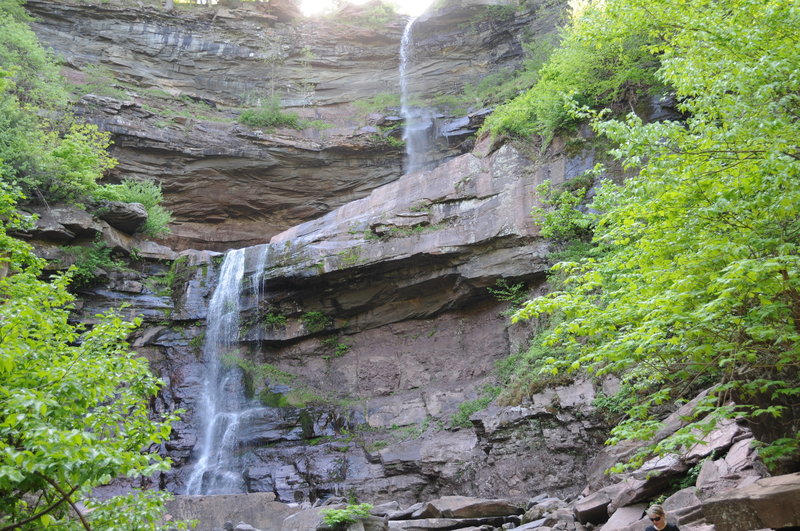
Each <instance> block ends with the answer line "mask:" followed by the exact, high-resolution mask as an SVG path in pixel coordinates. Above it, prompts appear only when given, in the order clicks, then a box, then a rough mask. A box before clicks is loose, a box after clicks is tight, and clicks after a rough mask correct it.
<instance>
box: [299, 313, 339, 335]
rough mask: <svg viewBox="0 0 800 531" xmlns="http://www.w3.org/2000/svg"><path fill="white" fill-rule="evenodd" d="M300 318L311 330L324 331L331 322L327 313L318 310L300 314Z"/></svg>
mask: <svg viewBox="0 0 800 531" xmlns="http://www.w3.org/2000/svg"><path fill="white" fill-rule="evenodd" d="M300 320H301V321H302V322H303V326H305V327H306V329H308V331H309V332H322V331H323V330H325V329H326V328H327V327H328V326H330V324H331V320H330V318H329V317H328V316H327V315H325V314H324V313H322V312H317V311H311V312H305V313H304V314H302V315H301V316H300Z"/></svg>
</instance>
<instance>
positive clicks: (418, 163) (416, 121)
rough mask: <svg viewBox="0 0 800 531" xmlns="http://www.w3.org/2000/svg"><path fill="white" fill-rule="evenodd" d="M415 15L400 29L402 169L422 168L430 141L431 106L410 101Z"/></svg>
mask: <svg viewBox="0 0 800 531" xmlns="http://www.w3.org/2000/svg"><path fill="white" fill-rule="evenodd" d="M415 20H417V17H412V18H411V19H409V21H408V23H407V24H406V27H405V29H404V30H403V37H402V39H401V41H400V112H401V114H402V116H403V119H404V121H405V126H404V128H403V141H405V144H406V160H405V165H404V166H405V167H404V168H403V169H404V173H413V172H415V171H419V170H422V169H425V167H426V162H427V158H428V151H429V149H430V145H431V133H432V128H433V116H432V114H431V111H430V109H428V108H425V107H419V106H417V105H413V104H412V103H411V87H410V83H409V82H410V77H411V73H410V70H411V66H412V65H411V48H412V45H413V31H412V30H413V27H414V21H415Z"/></svg>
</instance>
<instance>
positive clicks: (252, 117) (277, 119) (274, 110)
mask: <svg viewBox="0 0 800 531" xmlns="http://www.w3.org/2000/svg"><path fill="white" fill-rule="evenodd" d="M239 123H242V124H244V125H248V126H250V127H265V128H269V127H290V128H292V129H298V128H299V127H300V118H299V117H298V116H297V114H295V113H284V112H283V111H282V110H281V103H280V100H279V99H278V98H276V97H273V98H268V99H267V100H265V101H263V102H262V103H261V105H260V106H259V107H258V108H255V109H245V110H244V111H242V113H241V114H240V115H239Z"/></svg>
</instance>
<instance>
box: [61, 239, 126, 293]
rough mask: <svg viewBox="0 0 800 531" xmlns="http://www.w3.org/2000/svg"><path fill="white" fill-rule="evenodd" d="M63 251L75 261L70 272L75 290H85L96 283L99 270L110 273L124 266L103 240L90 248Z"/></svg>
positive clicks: (75, 247) (72, 247)
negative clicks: (112, 254) (113, 255)
mask: <svg viewBox="0 0 800 531" xmlns="http://www.w3.org/2000/svg"><path fill="white" fill-rule="evenodd" d="M63 249H64V251H65V252H66V253H67V254H68V255H72V256H73V257H74V259H75V263H74V265H73V266H72V270H71V272H70V277H71V279H72V287H74V288H83V287H86V286H89V285H91V284H92V283H94V282H95V280H96V279H97V277H98V271H99V270H103V271H106V272H108V271H113V270H117V269H121V268H122V267H123V266H124V265H123V263H122V262H120V261H119V260H115V259H114V258H113V257H112V256H111V248H110V247H108V246H107V245H106V244H105V243H104V242H103V241H101V240H97V241H95V242H93V243H92V245H90V246H88V247H82V246H77V245H73V246H67V247H64V248H63Z"/></svg>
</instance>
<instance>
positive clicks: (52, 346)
mask: <svg viewBox="0 0 800 531" xmlns="http://www.w3.org/2000/svg"><path fill="white" fill-rule="evenodd" d="M1 176H2V175H0V177H1ZM16 197H17V196H16V194H14V193H13V190H12V189H11V188H10V187H9V186H8V185H5V184H3V183H2V182H0V220H2V223H0V272H2V274H0V507H2V508H3V511H2V513H0V529H7V530H8V529H23V530H25V529H28V530H34V529H36V530H39V529H43V528H47V527H51V526H53V527H58V528H59V529H92V528H93V527H94V528H99V529H119V530H123V529H124V530H132V529H137V530H139V529H156V528H157V522H158V518H159V517H160V511H161V506H162V503H163V501H164V498H165V496H166V495H165V494H164V493H159V492H157V491H150V492H141V493H138V492H133V493H131V494H129V495H125V496H119V497H116V498H112V499H111V500H107V501H102V502H101V501H98V500H94V499H92V489H93V488H95V487H97V486H99V485H104V484H106V483H108V482H110V481H112V480H114V479H116V478H122V477H126V478H129V479H135V478H139V477H143V476H149V475H151V474H153V473H154V472H156V471H159V470H165V469H167V468H168V462H167V461H166V460H164V459H163V458H161V457H160V456H159V455H158V454H157V453H156V452H155V449H156V448H157V445H159V444H160V443H162V442H163V441H165V440H166V439H167V438H168V437H169V434H170V425H171V422H172V421H174V420H175V419H176V418H175V417H174V416H169V417H167V418H161V419H156V418H151V415H150V412H149V409H148V404H149V401H150V400H151V399H152V398H153V397H154V396H155V395H156V393H157V392H158V389H159V386H160V382H159V381H158V380H157V379H156V378H155V377H153V376H152V375H151V374H150V372H149V370H148V365H147V362H146V360H144V359H143V358H140V357H137V356H136V355H134V354H133V353H131V352H130V351H129V350H128V345H127V343H126V342H125V337H126V336H127V335H128V333H129V332H130V331H131V330H132V329H133V327H134V326H135V323H126V322H123V321H122V320H121V319H120V318H119V316H117V315H116V314H115V313H113V312H112V313H109V314H106V315H104V316H102V318H101V320H100V322H99V323H98V324H96V325H94V326H92V327H85V326H83V325H80V324H75V323H74V322H73V321H72V320H71V319H70V310H71V308H72V301H73V296H72V295H71V294H70V293H69V292H68V291H67V285H68V283H69V281H70V276H69V274H67V275H63V276H59V277H55V278H54V279H53V280H52V281H50V282H45V281H42V280H40V275H41V274H42V262H41V260H39V259H37V258H35V257H34V256H33V254H32V253H31V249H30V248H29V246H28V245H27V244H25V243H23V242H20V241H18V240H16V239H14V238H11V237H10V236H8V234H7V232H6V230H7V228H12V227H14V226H16V225H18V224H19V223H20V222H22V220H21V219H20V218H19V217H18V216H17V215H16V214H15V211H14V201H15V199H16ZM79 501H80V502H82V503H84V504H85V506H86V507H87V508H88V509H90V511H79V510H78V505H77V503H78V502H79Z"/></svg>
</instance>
